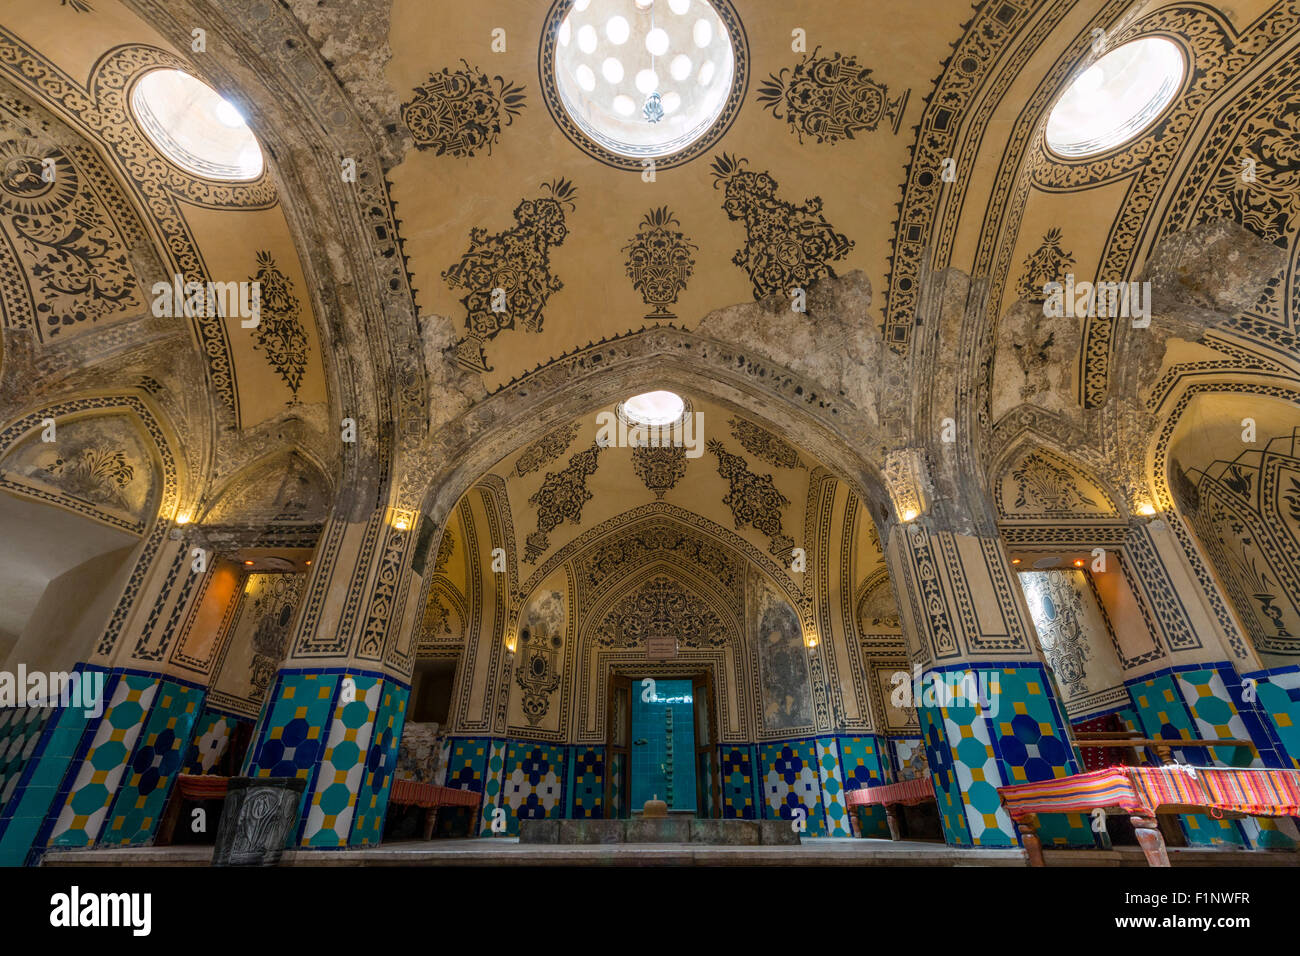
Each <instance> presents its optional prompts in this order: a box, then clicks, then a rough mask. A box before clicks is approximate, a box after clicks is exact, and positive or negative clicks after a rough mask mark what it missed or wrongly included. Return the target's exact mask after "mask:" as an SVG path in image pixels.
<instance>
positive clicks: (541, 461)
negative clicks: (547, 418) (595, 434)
mask: <svg viewBox="0 0 1300 956" xmlns="http://www.w3.org/2000/svg"><path fill="white" fill-rule="evenodd" d="M577 436H578V425H577V424H576V423H574V424H570V425H561V426H560V427H559V428H557V429H555V430H554V431H550V432H547V433H546V434H545V435H543V436H542V437H541V438H539V439H537V441H535V442H533V443H532V444H531V445H529V446H528V447H527V448H525V449H524V450H523V453H522V454H521V455H520V456H519V459H518V460H517V461H516V462H515V474H516V475H518V476H519V477H520V478H522V477H523V476H524V475H531V474H532V473H533V472H535V471H536V470H537V469H538V468H541V467H542V466H543V465H549V464H550V463H551V462H553V461H555V459H557V458H559V457H560V456H561V455H563V454H564V453H565V452H566V451H568V450H569V446H570V445H572V444H573V439H575V438H576V437H577Z"/></svg>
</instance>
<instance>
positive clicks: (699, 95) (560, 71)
mask: <svg viewBox="0 0 1300 956" xmlns="http://www.w3.org/2000/svg"><path fill="white" fill-rule="evenodd" d="M678 11H682V12H678ZM686 12H689V15H684V14H685V13H686ZM558 31H559V32H558V35H559V37H561V38H563V37H569V36H576V37H577V38H578V42H577V43H576V44H575V43H569V44H565V43H563V42H561V43H559V44H558V45H557V46H556V47H555V50H554V70H553V72H554V81H555V87H556V90H557V91H558V93H559V99H560V102H561V104H562V105H563V108H564V111H565V112H566V113H567V114H568V115H569V117H570V118H571V119H572V120H573V122H574V123H576V124H577V126H578V127H579V128H580V129H581V130H582V132H583V133H584V134H585V135H586V136H588V137H589V138H590V139H591V140H593V141H594V142H595V143H597V144H599V145H600V146H601V147H603V148H605V149H607V150H609V151H610V152H613V153H617V154H618V155H620V156H627V157H638V158H654V157H660V156H668V155H670V154H673V153H676V152H678V151H680V150H682V149H683V148H685V147H686V146H688V145H690V144H691V143H693V142H695V141H696V140H697V139H699V138H700V137H701V136H703V135H704V134H705V133H707V132H708V131H709V129H710V128H711V127H713V125H714V124H715V123H716V122H717V121H718V119H719V117H721V116H722V115H723V112H724V110H725V109H726V108H727V105H728V100H729V98H732V85H733V81H734V80H735V77H736V57H735V50H734V48H733V46H732V37H731V34H730V32H729V31H728V28H727V26H726V24H725V23H724V22H723V21H722V19H721V18H720V17H719V15H718V11H717V9H716V8H715V7H714V5H713V4H712V3H710V2H709V0H692V2H691V3H689V4H683V3H681V2H676V3H671V4H670V3H668V2H660V0H656V2H651V3H645V2H643V0H642V2H638V0H590V2H589V3H588V4H586V5H585V6H584V5H582V4H579V3H575V4H573V5H572V6H571V7H570V8H569V9H568V11H567V12H566V13H565V14H564V18H563V20H562V21H561V22H560V25H559V28H558ZM611 58H617V60H618V61H620V63H621V66H622V70H621V71H619V70H614V69H612V68H611V69H608V70H606V69H604V66H605V64H606V63H607V62H608V61H609V60H610V59H611ZM706 60H707V61H710V62H712V63H713V64H714V68H713V69H712V70H711V71H710V72H709V74H708V75H707V77H703V78H697V77H696V76H694V75H693V74H694V73H695V71H694V70H693V69H692V67H693V64H694V63H695V62H704V61H706ZM592 74H595V75H598V76H601V77H603V78H604V79H606V80H607V81H608V82H605V83H600V84H597V85H596V86H595V87H594V88H593V87H592V86H591V85H589V83H588V82H587V77H589V76H590V75H592ZM656 94H657V101H658V102H659V103H662V102H663V101H666V100H668V98H669V96H670V95H672V99H671V102H672V103H674V104H675V108H674V109H672V110H663V109H655V106H654V104H653V103H652V102H651V100H652V97H655V96H656ZM629 103H630V104H631V105H632V109H631V110H629V109H628V104H629ZM648 104H649V108H647V106H648Z"/></svg>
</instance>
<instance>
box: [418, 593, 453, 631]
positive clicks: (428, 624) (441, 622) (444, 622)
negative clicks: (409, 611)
mask: <svg viewBox="0 0 1300 956" xmlns="http://www.w3.org/2000/svg"><path fill="white" fill-rule="evenodd" d="M421 623H422V625H423V630H422V632H421V634H420V636H421V637H424V638H428V637H443V636H450V635H451V611H450V610H449V609H448V608H447V605H445V604H443V603H442V598H440V597H438V595H436V594H435V595H433V596H431V597H430V598H429V603H428V605H427V606H426V607H425V609H424V620H423V621H422V622H421Z"/></svg>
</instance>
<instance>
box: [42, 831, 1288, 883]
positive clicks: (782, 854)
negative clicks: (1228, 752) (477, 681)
mask: <svg viewBox="0 0 1300 956" xmlns="http://www.w3.org/2000/svg"><path fill="white" fill-rule="evenodd" d="M1044 856H1045V857H1046V858H1047V865H1048V868H1049V871H1050V868H1051V867H1072V866H1141V867H1145V866H1146V858H1145V857H1143V855H1142V851H1141V850H1140V849H1139V848H1138V847H1121V848H1119V849H1117V850H1045V851H1044ZM211 859H212V848H211V847H204V846H174V847H120V848H104V849H98V850H51V851H50V852H49V853H48V854H47V855H46V857H45V862H44V865H45V866H73V867H77V866H207V865H208V861H209V860H211ZM1169 859H1170V862H1171V863H1172V864H1173V865H1174V866H1175V867H1180V866H1297V865H1300V854H1296V853H1294V852H1287V853H1282V852H1261V851H1250V850H1235V849H1223V850H1216V849H1184V848H1171V849H1170V850H1169ZM280 865H281V866H282V867H283V866H496V867H500V866H772V865H776V866H1013V867H1017V866H1026V865H1028V861H1027V859H1026V857H1025V851H1024V850H1022V849H1020V848H1019V847H1016V848H1014V849H1006V850H994V849H960V848H957V847H950V846H945V845H944V844H942V843H924V842H921V841H913V840H899V841H898V842H897V843H895V842H893V841H890V840H860V839H851V838H826V837H810V838H805V839H804V840H803V843H802V844H801V845H800V846H761V845H760V846H707V845H701V844H694V845H692V844H644V843H641V844H634V843H614V844H589V845H585V846H583V845H569V846H564V845H559V844H549V845H548V844H522V843H520V842H519V840H518V839H515V838H511V837H493V838H491V839H488V838H476V839H465V840H414V841H409V842H403V843H388V844H385V845H383V846H380V847H375V848H373V849H364V850H337V851H333V850H330V851H313V850H286V851H285V852H284V855H283V856H282V857H281V859H280ZM1040 872H1043V871H1040ZM1048 878H1049V879H1050V876H1049V877H1048Z"/></svg>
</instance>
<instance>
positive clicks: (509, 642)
mask: <svg viewBox="0 0 1300 956" xmlns="http://www.w3.org/2000/svg"><path fill="white" fill-rule="evenodd" d="M518 647H519V635H517V634H516V633H515V632H514V630H511V631H510V632H509V633H508V634H507V635H506V650H508V651H509V652H510V653H511V654H513V653H514V652H515V651H516V650H517V649H518Z"/></svg>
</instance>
